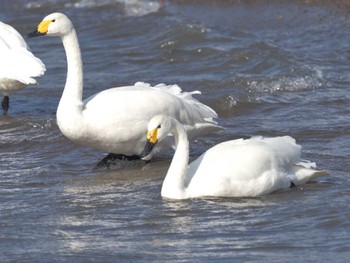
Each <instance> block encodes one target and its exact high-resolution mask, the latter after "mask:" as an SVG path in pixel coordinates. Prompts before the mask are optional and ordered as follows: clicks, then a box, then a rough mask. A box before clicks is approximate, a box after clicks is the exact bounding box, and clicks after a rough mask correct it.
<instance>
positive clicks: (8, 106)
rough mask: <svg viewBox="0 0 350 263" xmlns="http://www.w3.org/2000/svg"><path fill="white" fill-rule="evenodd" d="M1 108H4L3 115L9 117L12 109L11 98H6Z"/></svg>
mask: <svg viewBox="0 0 350 263" xmlns="http://www.w3.org/2000/svg"><path fill="white" fill-rule="evenodd" d="M1 106H2V110H3V114H4V115H7V111H8V110H9V108H10V98H9V96H4V98H3V100H2V102H1Z"/></svg>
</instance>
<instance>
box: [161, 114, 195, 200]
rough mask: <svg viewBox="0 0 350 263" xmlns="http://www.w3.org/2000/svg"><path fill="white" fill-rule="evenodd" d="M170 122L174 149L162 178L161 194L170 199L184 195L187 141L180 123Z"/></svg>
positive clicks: (181, 197) (183, 196)
mask: <svg viewBox="0 0 350 263" xmlns="http://www.w3.org/2000/svg"><path fill="white" fill-rule="evenodd" d="M172 122H173V125H174V130H173V135H174V138H175V144H176V151H175V154H174V157H173V160H172V162H171V164H170V167H169V170H168V173H167V175H166V177H165V179H164V182H163V186H162V192H161V195H162V196H163V197H168V198H172V199H183V198H185V197H186V193H185V186H184V181H185V178H186V175H187V166H188V158H189V157H188V155H189V142H188V138H187V133H186V131H185V129H184V128H183V127H182V125H181V124H180V123H179V122H178V121H176V120H172Z"/></svg>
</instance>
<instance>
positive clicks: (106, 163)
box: [95, 153, 141, 168]
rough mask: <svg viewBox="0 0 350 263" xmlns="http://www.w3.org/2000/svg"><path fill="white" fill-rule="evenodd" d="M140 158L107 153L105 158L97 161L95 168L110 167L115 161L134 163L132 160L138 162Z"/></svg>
mask: <svg viewBox="0 0 350 263" xmlns="http://www.w3.org/2000/svg"><path fill="white" fill-rule="evenodd" d="M140 159H141V158H140V156H138V155H125V154H116V153H109V154H107V156H105V157H104V158H103V159H102V160H101V161H99V162H98V163H97V164H96V166H95V168H101V167H107V168H108V167H110V166H111V165H113V164H114V163H115V162H117V161H134V160H140Z"/></svg>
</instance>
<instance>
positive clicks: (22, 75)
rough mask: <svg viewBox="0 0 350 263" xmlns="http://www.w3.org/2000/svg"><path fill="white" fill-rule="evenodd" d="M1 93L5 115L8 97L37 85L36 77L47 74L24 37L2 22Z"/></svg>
mask: <svg viewBox="0 0 350 263" xmlns="http://www.w3.org/2000/svg"><path fill="white" fill-rule="evenodd" d="M0 57H1V59H0V93H1V94H2V95H3V96H4V100H3V101H2V107H3V113H4V114H5V115H6V114H7V111H8V108H9V98H8V96H9V95H10V94H12V93H15V92H16V91H18V90H20V89H22V88H24V87H26V86H27V85H29V84H36V83H37V82H36V80H35V79H34V78H35V77H39V76H42V75H43V74H44V72H45V70H46V69H45V65H44V64H43V62H42V61H41V60H40V59H39V58H37V57H35V56H34V55H33V53H31V52H30V51H29V48H28V45H27V44H26V42H25V41H24V39H23V38H22V36H21V35H20V34H19V33H18V32H17V31H16V30H15V29H14V28H13V27H11V26H10V25H7V24H5V23H3V22H0Z"/></svg>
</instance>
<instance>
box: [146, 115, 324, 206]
mask: <svg viewBox="0 0 350 263" xmlns="http://www.w3.org/2000/svg"><path fill="white" fill-rule="evenodd" d="M169 133H171V134H173V136H174V137H175V142H176V151H175V154H174V157H173V160H172V162H171V164H170V167H169V170H168V172H167V175H166V177H165V179H164V182H163V186H162V191H161V195H162V196H163V197H166V198H171V199H187V198H194V197H204V196H230V197H253V196H259V195H264V194H268V193H271V192H274V191H277V190H280V189H284V188H289V187H291V186H294V185H301V184H304V183H306V182H308V181H309V180H312V179H315V178H317V177H319V176H322V175H326V174H328V173H327V172H326V171H318V170H315V169H314V168H315V167H316V164H315V163H311V162H307V161H302V160H301V159H300V156H301V146H300V145H297V144H296V143H295V140H294V139H293V138H291V137H289V136H284V137H274V138H263V137H253V138H251V139H247V140H244V139H238V140H232V141H227V142H223V143H220V144H218V145H216V146H214V147H212V148H210V149H209V150H207V151H206V152H205V153H203V154H202V155H201V156H200V157H199V158H198V159H196V160H195V161H193V162H192V163H190V164H189V165H188V159H189V142H188V139H187V134H186V132H185V129H184V127H183V125H182V124H181V123H179V122H178V121H177V120H176V119H174V118H172V117H169V116H166V115H157V116H155V117H153V118H152V119H151V120H150V122H149V124H148V133H147V143H146V146H145V148H144V152H143V155H144V156H146V155H147V154H149V153H150V152H151V151H152V148H153V146H154V145H156V144H157V143H158V142H161V141H162V140H163V139H164V138H167V137H168V136H169Z"/></svg>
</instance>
